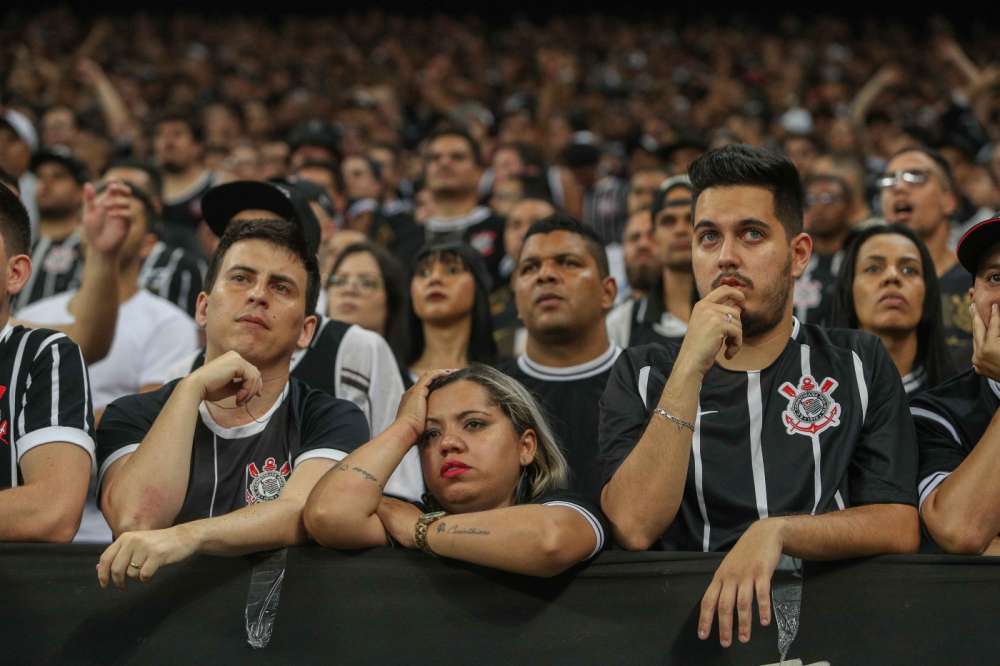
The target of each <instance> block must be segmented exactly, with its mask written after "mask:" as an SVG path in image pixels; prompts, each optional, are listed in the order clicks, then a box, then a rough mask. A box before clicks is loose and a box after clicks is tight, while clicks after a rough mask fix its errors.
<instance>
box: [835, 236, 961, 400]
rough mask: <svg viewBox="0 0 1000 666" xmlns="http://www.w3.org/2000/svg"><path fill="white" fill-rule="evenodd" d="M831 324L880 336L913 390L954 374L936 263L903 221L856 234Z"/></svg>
mask: <svg viewBox="0 0 1000 666" xmlns="http://www.w3.org/2000/svg"><path fill="white" fill-rule="evenodd" d="M830 326H831V327H836V328H858V329H861V330H865V331H869V332H871V333H874V334H875V335H877V336H878V337H879V338H880V339H881V340H882V344H883V345H885V348H886V350H888V352H889V356H890V357H891V358H892V360H893V363H894V364H895V365H896V369H897V370H898V371H899V375H900V377H902V378H903V387H904V388H905V389H906V392H907V394H913V393H915V392H916V391H919V390H920V389H923V388H927V387H929V386H935V385H936V384H939V383H940V382H942V381H943V380H945V379H947V378H948V377H950V376H951V375H953V374H954V368H953V366H952V364H951V358H950V357H949V356H948V351H947V348H946V347H945V344H944V323H943V321H942V319H941V290H940V288H939V287H938V278H937V273H936V272H935V271H934V262H933V260H932V259H931V255H930V252H928V250H927V246H926V245H924V243H923V242H922V241H921V240H920V239H919V238H918V237H917V235H916V234H915V233H914V232H913V231H912V230H910V229H909V228H908V227H905V226H903V225H900V224H875V225H872V226H870V227H866V228H864V229H861V230H860V231H858V232H856V233H855V235H854V239H853V240H852V242H851V243H850V245H849V246H848V248H847V252H846V254H845V256H844V262H843V268H842V269H841V273H840V277H839V280H838V282H837V289H836V293H835V294H834V300H833V306H832V311H831V313H830Z"/></svg>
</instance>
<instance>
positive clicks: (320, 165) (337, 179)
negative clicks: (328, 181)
mask: <svg viewBox="0 0 1000 666" xmlns="http://www.w3.org/2000/svg"><path fill="white" fill-rule="evenodd" d="M302 169H324V170H326V171H327V172H328V173H329V174H330V176H331V177H332V178H333V186H334V187H336V188H337V193H338V194H339V193H342V192H343V191H344V174H342V173H341V172H340V167H339V166H338V165H337V163H336V162H334V161H333V160H306V161H305V162H303V163H302V164H300V165H298V166H297V167H295V172H294V173H295V174H296V175H298V173H299V171H301V170H302ZM299 178H302V176H299ZM303 180H308V178H305V179H303Z"/></svg>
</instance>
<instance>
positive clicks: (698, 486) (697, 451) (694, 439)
mask: <svg viewBox="0 0 1000 666" xmlns="http://www.w3.org/2000/svg"><path fill="white" fill-rule="evenodd" d="M691 453H692V454H694V490H695V493H696V494H697V495H698V510H699V511H701V522H702V523H704V525H705V527H704V528H703V531H702V537H701V548H702V550H704V551H705V552H706V553H707V552H708V545H709V538H710V537H711V535H712V525H711V524H710V523H709V522H708V508H707V507H706V506H705V487H704V484H703V482H702V476H701V474H702V468H701V401H700V400H699V401H698V411H697V413H696V414H695V417H694V435H692V436H691Z"/></svg>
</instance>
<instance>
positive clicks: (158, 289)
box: [139, 241, 208, 317]
mask: <svg viewBox="0 0 1000 666" xmlns="http://www.w3.org/2000/svg"><path fill="white" fill-rule="evenodd" d="M207 268H208V267H207V266H206V265H205V262H204V261H202V260H201V259H199V258H198V257H196V256H194V255H193V254H192V253H190V252H188V251H187V250H185V249H184V248H182V247H171V246H169V245H167V244H166V243H164V242H163V241H158V242H157V243H156V245H154V246H153V249H152V250H151V251H150V253H149V255H148V256H147V257H146V259H145V261H143V262H142V268H141V269H140V270H139V286H140V287H141V288H143V289H148V290H149V291H151V292H153V293H154V294H156V295H157V296H159V297H161V298H165V299H167V300H168V301H170V302H171V303H173V304H174V305H176V306H177V307H179V308H180V309H182V310H184V311H185V312H187V313H188V314H189V315H190V316H192V317H193V316H194V306H195V303H197V302H198V293H199V292H200V291H201V287H202V276H204V275H205V271H206V270H207Z"/></svg>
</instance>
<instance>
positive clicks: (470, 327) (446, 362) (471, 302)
mask: <svg viewBox="0 0 1000 666" xmlns="http://www.w3.org/2000/svg"><path fill="white" fill-rule="evenodd" d="M409 331H410V338H409V342H410V348H409V353H408V354H407V357H406V367H408V368H409V370H410V380H411V381H412V382H415V381H416V377H417V376H419V375H420V374H422V373H424V372H427V371H429V370H438V369H440V368H464V367H465V366H467V365H469V364H470V363H485V364H487V365H492V364H493V363H494V362H495V361H496V357H497V346H496V342H494V340H493V317H492V315H491V313H490V277H489V273H487V270H486V264H485V263H483V260H482V258H481V257H480V256H479V253H478V252H476V251H475V250H474V249H472V248H471V247H469V246H468V245H465V244H464V243H441V244H432V245H427V246H425V247H424V248H423V249H422V250H421V251H420V252H419V253H418V254H417V257H416V261H415V262H414V268H413V277H412V278H411V279H410V317H409Z"/></svg>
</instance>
